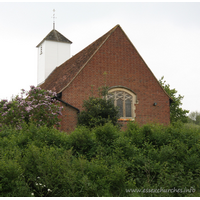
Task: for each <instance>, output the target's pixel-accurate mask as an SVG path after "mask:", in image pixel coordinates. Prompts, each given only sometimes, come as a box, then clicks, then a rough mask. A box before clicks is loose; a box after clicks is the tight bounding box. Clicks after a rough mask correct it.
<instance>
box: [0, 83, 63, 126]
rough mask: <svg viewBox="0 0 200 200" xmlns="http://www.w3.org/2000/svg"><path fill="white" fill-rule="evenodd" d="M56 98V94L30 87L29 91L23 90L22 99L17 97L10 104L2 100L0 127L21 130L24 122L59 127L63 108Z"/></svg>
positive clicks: (0, 103) (0, 104)
mask: <svg viewBox="0 0 200 200" xmlns="http://www.w3.org/2000/svg"><path fill="white" fill-rule="evenodd" d="M24 96H25V97H24ZM55 97H56V93H55V92H52V91H50V90H48V91H46V90H43V89H41V88H40V87H35V86H30V90H29V91H25V90H24V89H22V92H21V97H19V96H16V97H15V98H13V99H12V100H11V101H9V102H8V101H7V100H1V101H0V126H2V125H11V126H14V127H16V128H18V129H20V128H21V124H22V123H23V122H26V123H29V122H33V123H36V124H37V125H38V126H42V125H46V126H48V127H51V126H56V127H58V126H59V121H60V119H59V118H58V116H59V115H62V113H61V110H62V107H60V106H59V101H57V100H56V98H55Z"/></svg>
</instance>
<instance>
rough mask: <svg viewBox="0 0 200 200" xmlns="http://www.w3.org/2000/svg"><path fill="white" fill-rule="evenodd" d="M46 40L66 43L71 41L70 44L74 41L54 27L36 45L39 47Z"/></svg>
mask: <svg viewBox="0 0 200 200" xmlns="http://www.w3.org/2000/svg"><path fill="white" fill-rule="evenodd" d="M45 40H50V41H56V42H65V43H70V44H71V43H72V42H71V41H70V40H68V39H67V38H66V37H65V36H63V35H62V34H61V33H59V32H58V31H57V30H55V29H53V30H52V31H51V32H50V33H49V34H48V35H47V36H46V37H45V38H44V39H43V40H42V41H41V42H40V43H39V44H38V45H37V46H36V47H39V46H40V44H41V43H42V42H43V41H45Z"/></svg>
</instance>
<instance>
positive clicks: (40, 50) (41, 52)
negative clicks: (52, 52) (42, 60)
mask: <svg viewBox="0 0 200 200" xmlns="http://www.w3.org/2000/svg"><path fill="white" fill-rule="evenodd" d="M41 54H42V46H41V47H40V55H41Z"/></svg>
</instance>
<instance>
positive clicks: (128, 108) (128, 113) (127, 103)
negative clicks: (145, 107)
mask: <svg viewBox="0 0 200 200" xmlns="http://www.w3.org/2000/svg"><path fill="white" fill-rule="evenodd" d="M125 109H126V117H132V116H131V100H130V99H127V100H126V101H125Z"/></svg>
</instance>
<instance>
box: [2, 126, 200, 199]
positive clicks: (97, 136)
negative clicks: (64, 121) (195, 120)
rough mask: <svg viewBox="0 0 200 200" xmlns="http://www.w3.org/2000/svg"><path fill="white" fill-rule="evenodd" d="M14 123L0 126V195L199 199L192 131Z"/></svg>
mask: <svg viewBox="0 0 200 200" xmlns="http://www.w3.org/2000/svg"><path fill="white" fill-rule="evenodd" d="M21 126H22V128H21V129H20V130H19V129H15V128H13V127H11V126H3V127H2V130H1V131H0V196H4V197H6V196H10V197H23V196H35V197H67V196H69V197H80V196H81V197H93V196H95V197H97V196H101V197H102V196H116V197H119V196H127V197H130V196H200V190H199V185H200V180H199V175H200V170H199V169H200V162H199V160H200V143H199V142H200V128H193V127H187V126H182V125H180V124H174V125H171V126H167V127H166V126H162V125H157V124H147V125H144V126H139V125H138V124H136V123H134V122H130V123H129V125H128V129H127V130H126V131H120V130H119V129H118V128H116V127H115V126H114V125H113V124H112V123H106V124H105V125H103V126H98V127H95V128H94V129H89V128H86V127H83V126H79V127H78V128H77V129H76V130H75V131H74V132H72V133H71V134H70V135H67V134H66V133H65V132H60V131H58V130H57V129H55V128H52V127H47V126H40V127H38V126H36V125H35V124H33V123H30V124H26V123H24V124H22V125H21Z"/></svg>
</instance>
